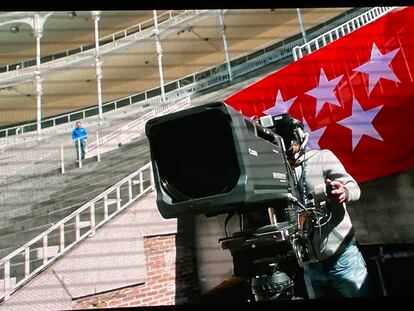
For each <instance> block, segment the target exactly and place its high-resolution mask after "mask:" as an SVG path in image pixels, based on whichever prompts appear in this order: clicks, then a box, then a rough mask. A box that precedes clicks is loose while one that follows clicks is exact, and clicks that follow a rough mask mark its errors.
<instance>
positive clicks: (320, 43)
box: [292, 7, 395, 61]
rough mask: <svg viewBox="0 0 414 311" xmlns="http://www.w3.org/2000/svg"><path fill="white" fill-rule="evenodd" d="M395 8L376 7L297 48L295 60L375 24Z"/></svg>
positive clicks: (295, 49) (294, 52) (294, 54)
mask: <svg viewBox="0 0 414 311" xmlns="http://www.w3.org/2000/svg"><path fill="white" fill-rule="evenodd" d="M394 8H395V7H375V8H373V9H371V10H369V11H367V12H365V13H363V14H361V15H359V16H357V17H355V18H353V19H351V20H349V21H347V22H346V23H343V24H342V25H340V26H338V27H336V28H334V29H332V30H330V31H328V32H326V33H324V34H323V35H321V36H319V37H317V38H315V39H313V40H311V41H309V42H307V43H305V44H303V45H301V46H295V47H294V48H293V51H292V53H293V59H294V60H295V61H296V60H298V59H300V58H302V57H304V56H305V55H308V54H310V53H312V52H314V51H316V50H318V49H320V48H322V47H324V46H326V45H327V44H329V43H331V42H333V41H335V40H337V39H339V38H341V37H343V36H345V35H347V34H349V33H351V32H353V31H355V30H357V29H358V28H361V27H362V26H364V25H366V24H368V23H371V22H373V21H374V20H376V19H378V18H380V17H381V16H383V15H385V14H387V13H388V12H390V11H392V10H393V9H394Z"/></svg>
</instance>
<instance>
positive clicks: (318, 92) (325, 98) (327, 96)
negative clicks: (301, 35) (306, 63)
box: [305, 68, 344, 115]
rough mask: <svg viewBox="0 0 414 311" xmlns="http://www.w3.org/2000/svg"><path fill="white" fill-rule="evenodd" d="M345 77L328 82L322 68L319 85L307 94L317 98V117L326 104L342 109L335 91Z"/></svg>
mask: <svg viewBox="0 0 414 311" xmlns="http://www.w3.org/2000/svg"><path fill="white" fill-rule="evenodd" d="M343 76H344V75H340V76H339V77H336V78H334V79H332V80H329V81H328V79H327V78H326V75H325V72H324V71H323V68H321V72H320V75H319V85H318V86H317V87H315V88H313V89H311V90H310V91H308V92H306V93H305V94H308V95H310V96H312V97H315V98H316V114H315V115H318V114H319V112H320V111H321V109H322V107H323V105H325V103H330V104H333V105H336V106H339V107H342V105H341V103H340V102H339V101H338V98H337V97H336V95H335V92H334V90H335V88H336V86H337V85H338V83H339V81H340V80H341V79H342V77H343Z"/></svg>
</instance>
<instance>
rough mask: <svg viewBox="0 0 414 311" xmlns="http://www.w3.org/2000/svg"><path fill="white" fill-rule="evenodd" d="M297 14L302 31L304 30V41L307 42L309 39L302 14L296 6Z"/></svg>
mask: <svg viewBox="0 0 414 311" xmlns="http://www.w3.org/2000/svg"><path fill="white" fill-rule="evenodd" d="M296 14H297V15H298V20H299V26H300V31H301V32H302V37H303V41H304V42H305V43H307V42H308V41H307V40H306V32H305V28H303V21H302V14H301V13H300V9H299V8H296Z"/></svg>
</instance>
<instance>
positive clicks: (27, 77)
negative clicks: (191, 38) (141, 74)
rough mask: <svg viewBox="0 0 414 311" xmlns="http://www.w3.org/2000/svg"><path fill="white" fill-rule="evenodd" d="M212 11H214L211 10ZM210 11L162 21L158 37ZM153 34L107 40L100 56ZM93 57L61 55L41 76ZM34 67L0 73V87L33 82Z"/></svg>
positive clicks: (144, 32) (47, 64) (145, 32)
mask: <svg viewBox="0 0 414 311" xmlns="http://www.w3.org/2000/svg"><path fill="white" fill-rule="evenodd" d="M213 11H214V10H213ZM213 11H212V10H186V11H184V12H183V13H181V14H179V15H175V16H173V15H172V17H171V19H164V20H162V22H161V23H160V24H159V27H158V30H159V32H160V35H162V36H164V35H166V34H167V33H175V32H176V31H177V28H178V25H179V24H184V23H187V22H189V21H190V20H191V19H193V18H194V17H207V16H209V15H211V14H212V12H213ZM214 12H215V11H214ZM153 34H154V29H153V28H151V27H147V28H145V29H142V30H141V31H140V32H136V33H133V34H129V35H128V36H127V37H122V36H121V37H119V38H118V37H117V38H116V40H115V41H111V40H107V42H106V43H105V44H103V45H102V47H101V48H100V55H101V56H102V55H104V54H106V53H108V52H111V51H113V50H115V49H119V48H121V47H126V46H129V45H131V44H141V43H142V42H145V39H148V38H150V37H151V36H152V35H153ZM94 57H95V49H94V48H92V47H91V48H89V49H87V50H85V49H83V50H82V51H79V52H78V53H74V54H71V55H68V56H65V55H63V56H62V57H61V58H56V59H54V60H53V61H48V62H45V63H43V64H42V66H41V69H40V70H41V74H42V75H43V74H45V73H47V72H49V71H53V70H56V69H59V68H60V67H64V66H70V65H74V64H79V63H81V62H85V61H90V60H91V59H94ZM34 68H35V67H33V66H30V67H25V68H21V69H19V70H13V71H9V72H6V73H0V86H1V87H8V86H12V85H14V84H17V83H25V82H30V81H33V80H34V78H35V73H36V70H34Z"/></svg>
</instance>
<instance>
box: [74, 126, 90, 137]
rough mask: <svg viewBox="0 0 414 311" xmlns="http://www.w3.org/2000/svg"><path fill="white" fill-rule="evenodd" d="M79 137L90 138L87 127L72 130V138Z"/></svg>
mask: <svg viewBox="0 0 414 311" xmlns="http://www.w3.org/2000/svg"><path fill="white" fill-rule="evenodd" d="M78 138H80V139H82V140H83V139H87V138H88V134H87V133H86V129H85V128H83V127H80V128H78V127H77V128H75V129H74V130H73V131H72V139H73V140H76V139H78Z"/></svg>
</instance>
